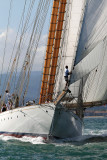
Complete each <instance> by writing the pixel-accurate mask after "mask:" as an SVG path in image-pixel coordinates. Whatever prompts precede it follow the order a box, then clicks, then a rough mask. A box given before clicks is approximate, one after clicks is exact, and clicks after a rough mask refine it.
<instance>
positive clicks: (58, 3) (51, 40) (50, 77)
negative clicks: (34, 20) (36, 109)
mask: <svg viewBox="0 0 107 160" xmlns="http://www.w3.org/2000/svg"><path fill="white" fill-rule="evenodd" d="M65 6H66V0H54V2H53V9H52V16H51V22H50V29H49V36H48V43H47V50H46V57H45V64H44V71H43V78H42V85H41V92H40V100H39V104H41V103H45V101H46V100H48V101H50V100H52V95H53V89H54V81H55V74H56V67H57V60H58V53H59V47H60V40H61V34H62V27H63V21H64V13H65Z"/></svg>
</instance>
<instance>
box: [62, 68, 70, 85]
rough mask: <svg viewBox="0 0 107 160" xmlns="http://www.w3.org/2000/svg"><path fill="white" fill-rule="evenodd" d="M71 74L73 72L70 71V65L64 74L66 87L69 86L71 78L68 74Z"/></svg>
mask: <svg viewBox="0 0 107 160" xmlns="http://www.w3.org/2000/svg"><path fill="white" fill-rule="evenodd" d="M70 74H71V72H69V70H68V66H65V75H64V78H65V81H66V87H68V86H69V79H68V76H69V75H70Z"/></svg>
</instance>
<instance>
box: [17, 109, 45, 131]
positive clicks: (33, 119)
mask: <svg viewBox="0 0 107 160" xmlns="http://www.w3.org/2000/svg"><path fill="white" fill-rule="evenodd" d="M19 112H21V113H22V114H24V115H26V116H28V117H29V118H30V119H32V121H35V122H37V123H38V124H39V125H41V126H42V127H43V128H45V129H47V127H45V125H43V124H42V123H40V122H39V121H38V120H36V119H35V118H33V117H31V116H29V115H28V114H27V113H25V112H23V111H19ZM35 125H36V124H35Z"/></svg>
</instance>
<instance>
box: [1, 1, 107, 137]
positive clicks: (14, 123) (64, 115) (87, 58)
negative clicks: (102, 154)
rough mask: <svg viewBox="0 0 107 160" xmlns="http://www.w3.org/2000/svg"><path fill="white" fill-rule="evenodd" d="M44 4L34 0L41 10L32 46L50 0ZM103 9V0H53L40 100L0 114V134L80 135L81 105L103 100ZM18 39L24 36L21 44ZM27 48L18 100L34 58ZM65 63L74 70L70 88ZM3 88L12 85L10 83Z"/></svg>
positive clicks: (105, 8) (105, 4) (105, 99)
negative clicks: (65, 76) (66, 78)
mask: <svg viewBox="0 0 107 160" xmlns="http://www.w3.org/2000/svg"><path fill="white" fill-rule="evenodd" d="M40 1H41V0H40ZM43 3H44V4H43V6H42V5H40V3H39V5H38V7H41V12H39V9H40V8H39V9H38V10H37V13H40V15H39V14H38V15H37V17H36V18H38V16H41V19H40V20H41V22H40V23H39V21H37V19H36V21H35V23H34V27H33V32H32V36H31V39H30V44H31V46H33V45H34V39H35V35H36V30H37V29H38V28H39V29H42V28H43V25H44V22H45V18H44V17H45V16H46V14H47V12H46V11H47V10H48V7H49V4H50V0H44V2H43ZM44 6H45V8H43V7H44ZM46 7H47V8H46ZM106 13H107V1H106V0H102V1H101V0H53V7H52V14H51V21H50V28H49V34H48V41H47V48H46V56H45V61H44V69H43V77H42V83H41V91H40V99H39V103H38V104H33V105H29V106H21V107H18V108H14V109H12V110H9V111H5V112H3V113H0V134H4V135H12V136H16V137H22V136H34V137H36V136H42V137H44V138H45V139H46V138H48V137H55V138H73V137H76V136H81V135H82V129H83V117H84V111H85V109H86V108H87V107H93V106H99V105H102V104H106V102H107V92H106V90H107V83H106V81H105V79H107V78H106V77H107V72H106V69H107V67H106V58H107V56H106V41H107V38H106V34H107V33H106V32H107V31H106V25H107V18H106V17H105V15H106ZM36 22H37V26H36ZM36 27H37V28H36ZM35 28H36V29H35ZM33 34H34V35H33ZM40 35H41V31H40V32H39V33H38V36H36V38H38V39H39V36H40ZM22 36H23V31H22ZM33 36H34V37H33ZM33 38H34V39H33ZM38 39H36V40H37V42H38ZM21 41H22V38H21V39H20V44H21ZM20 44H19V48H20ZM37 46H38V44H37ZM37 46H36V47H37ZM30 50H31V47H29V48H28V50H27V53H26V56H25V60H24V63H23V67H22V71H21V74H20V76H19V81H18V86H20V88H19V87H17V90H16V94H17V95H18V97H19V100H20V95H21V94H22V90H23V85H24V83H25V82H24V80H23V79H26V72H27V75H29V74H30V71H31V66H30V61H31V62H32V63H33V60H34V56H32V60H31V55H29V51H30ZM17 55H18V54H16V57H15V59H14V61H13V65H12V67H13V66H14V65H15V63H16V59H17ZM66 65H68V67H69V69H70V71H72V74H71V75H70V76H69V78H70V79H69V86H68V88H65V80H64V68H65V66H66ZM13 68H14V67H13ZM13 68H12V70H11V72H10V77H9V81H10V79H11V77H12V74H13V70H14V69H13ZM28 82H29V81H27V83H26V86H28ZM6 89H8V90H9V89H10V84H9V82H8V83H7V86H6ZM23 93H25V92H23ZM3 101H4V99H3Z"/></svg>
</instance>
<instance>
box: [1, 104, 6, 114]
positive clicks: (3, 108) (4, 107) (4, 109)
mask: <svg viewBox="0 0 107 160" xmlns="http://www.w3.org/2000/svg"><path fill="white" fill-rule="evenodd" d="M6 110H7V108H6V105H5V104H3V106H2V108H1V112H5V111H6Z"/></svg>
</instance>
